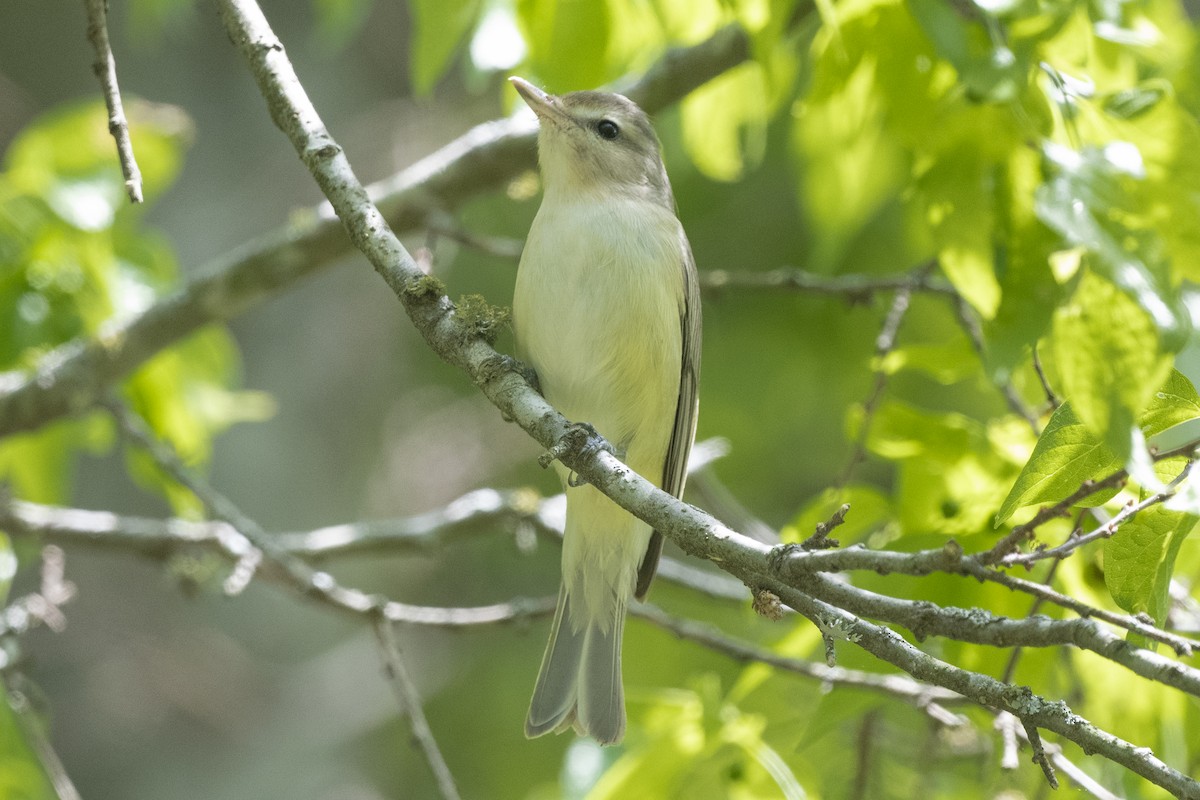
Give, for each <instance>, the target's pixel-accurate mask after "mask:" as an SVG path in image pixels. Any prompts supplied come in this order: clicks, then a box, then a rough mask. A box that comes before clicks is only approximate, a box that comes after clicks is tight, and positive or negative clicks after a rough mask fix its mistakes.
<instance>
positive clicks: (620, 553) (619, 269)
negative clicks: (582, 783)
mask: <svg viewBox="0 0 1200 800" xmlns="http://www.w3.org/2000/svg"><path fill="white" fill-rule="evenodd" d="M511 80H512V82H513V84H514V85H515V86H516V88H517V91H518V92H519V93H520V94H521V96H522V97H523V98H524V99H525V102H526V103H527V104H528V105H529V107H530V108H532V109H533V111H534V113H536V114H537V116H538V120H539V123H540V126H541V127H540V133H539V135H538V153H539V161H540V162H541V169H542V179H543V184H544V189H545V194H544V196H543V198H542V205H541V208H539V209H538V213H537V217H536V218H535V219H534V221H533V227H532V228H530V231H529V238H528V239H527V240H526V242H525V251H524V253H523V254H522V256H521V266H520V268H519V270H518V272H517V285H516V292H515V294H514V297H513V327H514V331H515V333H516V340H517V351H518V354H519V355H520V356H521V358H523V359H524V360H525V361H526V362H527V363H528V364H529V365H530V366H532V367H533V368H534V370H536V372H537V374H538V378H539V379H540V382H541V388H542V393H543V394H544V395H545V397H546V399H547V400H548V401H549V402H550V403H551V404H552V405H554V406H555V407H556V408H558V409H559V410H560V411H561V412H562V413H563V414H564V415H565V416H566V417H567V418H568V419H570V420H574V421H579V422H588V423H591V424H592V425H593V426H594V427H595V428H596V430H597V431H598V432H599V433H600V434H601V435H602V436H604V438H605V439H607V440H608V441H609V442H610V443H611V444H612V445H613V446H614V447H615V449H616V451H617V455H618V456H619V457H620V458H621V459H622V460H623V461H624V462H625V463H626V464H628V465H629V466H630V467H631V468H633V469H634V470H635V471H636V472H638V473H639V474H640V475H642V476H644V477H646V478H647V479H649V480H651V481H654V482H655V483H657V484H658V485H659V486H661V487H662V488H663V489H664V490H665V491H667V492H670V493H671V494H673V495H675V496H677V497H678V496H679V495H681V494H682V493H683V485H684V481H685V479H686V476H687V460H688V453H689V452H690V451H691V448H692V439H693V438H694V436H695V432H696V412H697V383H698V381H699V377H700V294H699V288H698V286H697V283H696V265H695V262H694V261H693V259H692V251H691V247H690V246H689V245H688V240H687V237H686V236H685V235H684V232H683V227H682V226H681V225H680V224H679V220H678V219H677V218H676V216H675V198H674V196H673V195H672V194H671V184H670V182H669V181H668V180H667V172H666V169H665V168H664V167H663V163H662V156H661V153H660V146H659V142H658V137H656V136H655V134H654V129H653V128H652V127H651V125H650V120H649V119H648V118H647V116H646V114H645V112H643V111H642V110H641V109H640V108H638V106H637V105H636V104H635V103H633V101H631V100H629V99H627V98H625V97H622V96H621V95H618V94H610V93H607V92H574V93H572V94H566V95H562V96H554V95H549V94H546V93H545V92H543V91H541V90H540V89H538V88H536V87H535V86H533V85H532V84H531V83H529V82H528V81H524V80H521V79H520V78H512V79H511ZM558 472H559V475H560V477H561V478H562V479H563V485H564V486H565V487H566V492H567V524H566V536H565V538H564V540H563V554H562V586H561V588H560V589H559V592H558V610H557V611H556V612H555V614H554V624H553V628H552V630H551V632H550V642H549V643H548V644H547V645H546V654H545V656H543V658H542V667H541V672H540V673H539V675H538V679H537V685H536V686H535V688H534V690H533V701H532V703H530V706H529V716H528V718H527V719H526V721H525V734H526V735H527V736H529V737H534V736H540V735H542V734H543V733H546V732H548V731H555V732H561V731H564V730H567V729H568V728H571V727H574V729H575V730H576V731H578V732H579V733H581V734H585V735H588V736H591V737H592V738H594V739H595V740H596V741H598V742H600V743H602V744H611V743H613V742H618V741H620V740H621V737H622V736H623V735H624V733H625V695H624V690H623V689H622V686H621V634H622V631H623V630H624V626H625V608H626V606H627V605H628V603H629V598H630V597H637V598H638V599H641V598H642V597H644V596H645V594H646V591H647V589H648V588H649V586H650V581H651V579H652V578H653V577H654V571H655V569H656V568H657V566H658V557H659V553H660V552H661V550H662V534H660V533H658V532H656V531H651V530H650V526H649V525H647V524H646V523H644V522H642V521H641V520H639V519H637V518H636V517H634V516H633V515H631V514H630V513H628V512H627V511H625V510H623V509H622V508H620V507H619V506H618V505H617V504H616V503H614V502H612V501H611V500H609V499H608V498H607V497H605V496H604V495H602V494H601V493H600V492H599V491H597V490H596V489H595V488H594V487H592V486H588V485H581V486H577V485H574V481H572V480H571V479H570V474H569V471H568V470H567V469H566V468H565V467H562V465H558Z"/></svg>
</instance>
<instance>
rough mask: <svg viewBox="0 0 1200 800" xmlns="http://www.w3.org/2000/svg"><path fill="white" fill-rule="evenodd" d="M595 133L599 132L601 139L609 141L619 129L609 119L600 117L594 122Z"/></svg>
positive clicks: (618, 133)
mask: <svg viewBox="0 0 1200 800" xmlns="http://www.w3.org/2000/svg"><path fill="white" fill-rule="evenodd" d="M596 133H598V134H600V138H601V139H608V140H609V141H611V140H613V139H615V138H617V136H618V135H620V133H621V129H620V128H619V127H617V123H615V122H613V121H612V120H611V119H602V120H600V121H599V122H597V123H596Z"/></svg>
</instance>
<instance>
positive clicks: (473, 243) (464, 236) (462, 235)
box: [425, 211, 525, 261]
mask: <svg viewBox="0 0 1200 800" xmlns="http://www.w3.org/2000/svg"><path fill="white" fill-rule="evenodd" d="M425 227H426V228H427V229H428V230H429V232H430V233H432V234H434V235H435V236H441V237H443V238H446V239H450V240H451V241H454V242H458V243H459V244H461V245H464V246H466V247H469V248H471V249H472V250H478V251H479V252H481V253H486V254H487V255H490V256H495V257H496V258H503V259H506V260H511V261H515V260H516V259H518V258H520V257H521V250H522V249H523V248H524V247H525V243H524V242H522V241H521V240H520V239H509V238H508V237H505V236H487V235H486V234H482V233H475V232H474V231H470V230H467V229H466V228H464V227H463V226H462V225H460V224H459V223H458V221H457V220H455V219H454V217H453V216H451V215H450V214H448V213H446V212H444V211H434V212H431V213H430V215H429V218H428V219H427V220H426V221H425Z"/></svg>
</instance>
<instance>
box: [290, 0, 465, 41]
mask: <svg viewBox="0 0 1200 800" xmlns="http://www.w3.org/2000/svg"><path fill="white" fill-rule="evenodd" d="M450 4H451V0H446V2H445V4H444V5H450ZM313 9H314V10H315V11H316V14H317V29H316V34H317V41H318V42H319V44H320V45H321V47H323V48H324V49H325V50H327V51H337V50H341V49H342V48H344V47H345V46H346V45H347V44H348V43H349V41H350V40H351V39H353V38H354V37H355V36H357V35H358V32H359V31H360V30H362V27H363V25H364V24H365V23H366V21H367V16H368V15H369V13H370V11H371V0H313Z"/></svg>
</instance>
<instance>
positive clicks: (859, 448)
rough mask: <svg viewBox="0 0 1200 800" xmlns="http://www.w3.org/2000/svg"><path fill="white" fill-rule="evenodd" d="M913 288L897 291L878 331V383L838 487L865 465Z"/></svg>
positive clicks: (928, 268)
mask: <svg viewBox="0 0 1200 800" xmlns="http://www.w3.org/2000/svg"><path fill="white" fill-rule="evenodd" d="M933 266H934V265H933V264H926V265H924V266H922V267H921V268H920V269H918V270H917V271H916V273H915V275H916V276H928V274H929V273H930V272H931V271H932V269H933ZM912 293H913V287H912V285H910V284H904V285H902V286H901V287H900V288H898V289H897V290H896V294H895V295H894V296H893V297H892V305H891V307H890V308H889V309H888V313H887V316H886V317H884V320H883V327H882V328H880V330H879V335H878V336H876V337H875V360H876V362H877V363H878V364H879V366H877V367H876V369H875V382H874V384H873V385H872V387H871V394H870V395H869V396H868V397H867V400H866V402H864V403H863V408H862V420H861V421H860V423H859V425H860V428H859V431H858V436H857V437H855V440H854V447H853V449H852V450H851V451H850V458H849V459H847V461H846V466H845V467H843V468H842V473H841V475H840V476H839V477H838V481H837V485H838V487H844V486H845V485H846V484H848V483H849V482H850V478H851V477H853V475H854V470H855V469H857V468H858V465H859V464H860V463H861V462H862V460H863V459H864V458H866V455H867V439H868V437H869V436H870V434H871V422H872V420H873V419H874V417H875V411H876V410H877V409H878V407H879V401H880V400H882V399H883V390H884V389H885V388H886V387H887V384H888V377H889V376H888V373H887V371H886V370H885V369H884V368H883V359H884V357H886V356H887V354H888V353H890V352H892V349H893V348H894V347H895V346H896V337H897V335H898V334H899V332H900V324H901V323H902V322H903V321H904V316H905V315H906V314H907V313H908V304H909V301H910V300H911V299H912Z"/></svg>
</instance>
